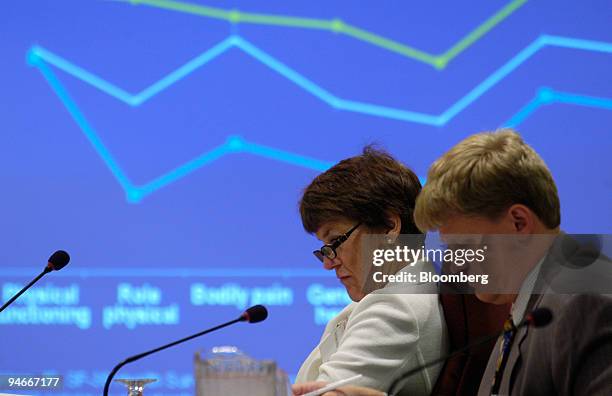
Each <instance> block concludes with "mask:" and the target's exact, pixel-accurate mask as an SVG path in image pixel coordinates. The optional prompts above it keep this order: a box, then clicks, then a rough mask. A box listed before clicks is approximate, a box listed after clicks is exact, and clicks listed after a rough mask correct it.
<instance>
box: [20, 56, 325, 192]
mask: <svg viewBox="0 0 612 396" xmlns="http://www.w3.org/2000/svg"><path fill="white" fill-rule="evenodd" d="M30 55H31V56H30V57H29V58H28V62H29V63H30V64H31V65H33V66H36V67H37V68H38V69H39V70H40V71H41V73H42V74H43V76H44V77H45V79H46V80H47V81H48V83H49V85H50V86H51V88H52V89H53V90H54V91H55V93H56V94H57V96H58V97H59V98H60V100H61V102H62V103H63V104H64V106H65V107H66V108H67V109H68V112H69V113H70V115H71V116H72V118H73V119H74V120H75V122H76V123H77V124H78V126H79V127H80V128H81V130H83V132H84V134H85V136H86V137H87V139H88V140H89V142H90V143H91V145H92V146H93V148H94V150H95V151H96V152H97V153H98V155H99V156H100V157H101V158H102V160H103V161H104V163H105V164H106V166H107V167H108V168H109V170H110V171H111V173H112V174H113V175H114V176H115V178H116V179H117V181H118V182H119V184H120V185H121V187H122V188H123V190H124V191H125V194H126V199H127V201H128V202H130V203H138V202H140V201H141V200H142V199H143V198H144V197H146V196H147V195H150V194H152V193H154V192H155V191H157V190H159V189H161V188H163V187H166V186H168V185H169V184H171V183H174V182H176V181H178V180H179V179H182V178H184V177H185V176H187V175H189V174H190V173H192V172H194V171H196V170H197V169H199V168H201V167H203V166H205V165H208V164H210V163H212V162H214V161H216V160H218V159H220V158H221V157H223V156H226V155H229V154H235V153H247V154H253V155H256V156H260V157H264V158H268V159H272V160H275V161H279V162H284V163H288V164H291V165H296V166H301V167H304V168H307V169H313V170H317V171H321V172H322V171H325V170H327V169H329V167H331V166H332V165H333V163H332V162H326V161H321V160H318V159H315V158H310V157H306V156H303V155H299V154H295V153H291V152H288V151H283V150H279V149H276V148H273V147H268V146H264V145H261V144H257V143H253V142H249V141H246V140H244V139H243V138H242V137H240V136H230V137H228V139H227V140H226V141H225V143H223V144H221V145H220V146H217V147H215V148H213V149H212V150H210V151H207V152H205V153H203V154H201V155H200V156H198V157H196V158H194V159H192V160H190V161H188V162H186V163H184V164H182V165H180V166H178V167H177V168H175V169H173V170H171V171H169V172H166V173H164V174H163V175H161V176H159V177H157V178H155V179H154V180H152V181H150V182H148V183H146V184H144V185H140V186H137V185H135V184H134V183H132V182H131V181H130V179H129V178H128V176H127V174H126V173H125V172H124V171H123V170H122V169H121V167H120V166H119V164H118V162H117V160H116V159H115V158H114V157H113V156H112V154H111V153H110V151H109V150H108V149H107V148H106V146H105V145H104V143H103V142H102V140H101V139H100V137H99V135H98V133H97V132H96V131H95V130H94V129H93V127H92V126H91V125H90V124H89V122H88V121H87V119H86V118H85V115H84V114H83V113H82V112H81V111H80V109H79V107H78V106H77V104H76V102H75V101H74V100H73V99H72V97H71V96H70V95H69V94H68V91H67V90H66V89H65V88H64V86H63V85H62V84H61V83H60V81H59V79H58V78H57V76H56V75H55V73H54V72H53V71H52V70H51V69H50V68H49V67H48V66H47V64H46V62H45V61H43V60H42V58H40V57H38V56H32V53H30Z"/></svg>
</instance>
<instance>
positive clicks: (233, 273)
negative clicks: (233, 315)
mask: <svg viewBox="0 0 612 396" xmlns="http://www.w3.org/2000/svg"><path fill="white" fill-rule="evenodd" d="M38 272H40V270H37V269H36V268H24V267H6V268H0V276H3V277H26V278H28V277H31V276H32V274H36V273H38ZM54 276H59V277H67V278H94V277H95V278H122V277H136V278H138V277H147V278H151V277H153V278H168V277H175V278H190V277H204V278H335V275H334V273H333V272H330V271H322V270H321V269H320V268H293V267H289V268H229V267H224V268H218V269H213V268H208V269H207V268H135V267H132V268H125V267H122V268H108V267H99V268H95V267H92V268H72V269H71V270H70V271H62V272H59V273H57V274H55V275H54Z"/></svg>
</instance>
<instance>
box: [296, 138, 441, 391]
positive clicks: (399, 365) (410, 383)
mask: <svg viewBox="0 0 612 396" xmlns="http://www.w3.org/2000/svg"><path fill="white" fill-rule="evenodd" d="M420 190H421V183H420V182H419V179H418V177H417V176H416V175H415V174H414V172H412V171H411V170H410V169H408V168H407V167H405V166H404V165H403V164H401V163H400V162H398V161H396V160H395V159H393V158H392V157H391V156H390V155H389V154H387V153H385V152H383V151H380V150H376V149H374V148H372V147H369V146H368V147H366V148H365V149H364V151H363V154H362V155H359V156H355V157H351V158H348V159H345V160H343V161H341V162H339V163H338V164H337V165H335V166H333V167H332V168H330V169H329V170H327V171H326V172H324V173H322V174H320V175H319V176H317V177H316V178H315V179H314V180H313V181H312V182H311V183H310V185H309V186H308V187H306V189H305V191H304V193H303V196H302V199H301V201H300V214H301V217H302V223H303V226H304V229H305V230H306V231H307V232H309V233H311V234H314V235H315V236H316V237H317V239H319V240H320V241H321V242H322V244H323V246H322V247H321V248H320V249H317V250H315V251H314V255H315V257H316V258H317V259H318V260H319V262H321V263H322V264H323V268H325V269H327V270H330V271H334V272H335V274H336V277H337V278H338V281H339V282H340V283H342V285H343V286H344V287H345V288H346V291H347V293H348V295H349V297H350V298H351V300H353V302H352V303H351V304H349V305H348V306H347V307H346V308H345V309H344V310H342V311H341V312H340V313H339V314H338V315H337V316H336V317H335V318H333V319H332V320H331V321H330V322H329V323H328V324H327V326H326V328H325V331H324V332H323V335H322V337H321V340H320V342H319V345H317V347H316V348H315V349H314V350H313V351H312V352H311V353H310V355H309V356H308V357H307V359H306V360H305V361H304V363H303V364H302V367H301V368H300V370H299V373H298V375H297V377H296V385H294V388H293V391H294V394H295V395H300V394H302V393H306V391H304V390H306V389H309V388H312V387H311V386H310V385H311V384H312V383H314V382H320V381H323V382H328V383H329V382H334V381H339V380H342V379H346V378H349V377H352V376H355V375H357V374H361V378H360V379H359V380H357V382H356V383H355V384H354V385H359V386H366V387H369V388H373V389H378V390H382V391H386V390H387V389H388V388H389V386H390V385H391V384H392V383H393V382H394V380H395V379H397V378H398V377H400V376H401V374H402V373H405V372H406V371H408V370H410V369H411V368H414V367H416V366H418V365H420V364H422V363H423V362H427V361H431V360H433V359H436V358H438V357H440V356H442V355H443V354H444V353H446V351H447V333H446V324H445V322H444V316H443V314H442V309H441V307H440V305H439V302H438V296H437V295H436V294H423V293H410V292H402V291H398V292H389V291H388V290H389V289H388V287H384V288H383V289H381V290H377V291H374V292H372V291H371V288H369V287H367V286H366V285H367V283H368V280H367V279H366V278H367V277H368V276H369V275H368V274H369V273H370V271H371V267H370V268H368V263H367V260H363V261H362V257H361V255H362V244H363V243H366V242H365V240H366V238H364V236H366V235H369V234H377V235H382V236H384V238H383V239H384V240H387V243H391V244H392V243H393V241H395V240H396V239H397V238H398V236H399V235H400V234H417V235H419V237H420V238H421V240H423V239H424V236H423V235H422V233H421V232H420V231H419V230H418V228H417V227H416V225H415V224H414V221H413V209H414V205H415V201H416V197H417V195H418V193H419V192H420ZM369 265H370V266H371V265H372V263H371V262H370V263H369ZM397 269H398V270H399V271H403V270H404V269H403V268H401V267H398V268H397ZM388 286H391V285H388ZM384 291H387V292H384ZM428 293H429V292H428ZM430 293H435V290H434V291H431V292H430ZM440 369H441V366H436V367H433V368H430V369H425V370H422V371H421V372H420V373H419V374H418V375H414V376H412V377H410V378H408V379H407V381H406V382H404V383H402V386H401V389H402V391H401V393H398V394H404V393H405V394H410V395H429V394H430V393H431V390H432V388H433V386H434V384H435V381H436V378H437V376H438V373H439V371H440ZM315 388H316V386H315Z"/></svg>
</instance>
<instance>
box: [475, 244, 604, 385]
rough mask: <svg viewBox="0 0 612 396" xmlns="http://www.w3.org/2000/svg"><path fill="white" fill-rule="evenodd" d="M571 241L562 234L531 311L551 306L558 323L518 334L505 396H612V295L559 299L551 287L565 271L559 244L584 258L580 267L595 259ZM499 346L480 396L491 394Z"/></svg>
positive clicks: (566, 252) (508, 367) (507, 370)
mask: <svg viewBox="0 0 612 396" xmlns="http://www.w3.org/2000/svg"><path fill="white" fill-rule="evenodd" d="M567 238H568V237H567V236H565V235H561V236H560V237H559V238H558V239H557V241H556V242H555V244H554V245H553V247H552V248H551V251H549V254H548V256H547V258H546V260H545V261H544V263H543V265H542V268H541V271H540V276H539V278H538V281H537V283H536V290H539V293H540V294H534V295H532V296H531V298H530V300H529V304H528V306H527V310H526V312H530V311H532V310H533V309H535V308H538V307H546V308H548V309H550V310H551V311H552V314H553V320H552V322H551V323H550V324H549V325H548V326H545V327H541V328H530V327H527V326H526V327H522V328H520V329H519V330H518V331H517V334H516V335H515V338H514V342H513V344H512V347H511V349H510V355H509V356H508V361H507V364H506V368H505V370H504V373H503V377H502V381H501V386H500V388H499V389H500V390H499V394H500V395H612V296H610V295H605V294H557V293H553V292H551V291H550V287H548V286H549V283H550V282H551V280H552V279H554V277H555V274H556V273H559V272H563V269H561V271H560V270H559V265H560V261H562V260H560V259H559V256H558V255H557V254H556V253H554V251H555V249H557V248H559V241H564V242H563V243H564V244H563V255H564V258H567V257H571V258H578V260H574V262H576V263H579V264H580V263H584V262H585V260H582V261H581V260H580V259H584V257H586V256H588V255H590V254H591V252H584V251H582V249H581V248H580V246H578V245H576V244H573V243H572V242H571V241H570V243H569V244H568V243H567ZM568 246H569V247H570V248H569V249H568ZM559 251H561V250H559V249H557V252H559ZM551 252H553V254H551ZM591 255H592V254H591ZM606 260H607V259H606ZM587 261H588V260H587ZM608 263H609V261H608ZM564 268H567V267H564ZM542 287H544V288H542ZM547 287H548V288H547ZM499 343H500V341H498V344H497V345H496V346H495V348H494V349H493V352H492V353H491V356H490V358H489V362H488V364H487V368H486V369H485V373H484V375H483V378H482V381H481V384H480V389H479V392H478V394H479V395H489V394H490V391H491V384H492V381H493V377H494V374H495V366H496V363H497V359H498V357H499Z"/></svg>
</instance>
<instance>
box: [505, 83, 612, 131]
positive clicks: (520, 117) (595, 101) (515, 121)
mask: <svg viewBox="0 0 612 396" xmlns="http://www.w3.org/2000/svg"><path fill="white" fill-rule="evenodd" d="M554 103H561V104H571V105H577V106H585V107H596V108H600V109H607V110H612V99H608V98H598V97H594V96H586V95H577V94H574V93H567V92H558V91H554V90H552V89H551V88H548V87H542V88H540V89H539V90H538V92H537V93H536V95H535V97H534V98H533V99H532V100H530V101H529V102H528V103H527V104H526V105H525V106H523V107H522V108H521V109H520V110H519V111H518V112H516V114H514V115H513V116H512V117H511V118H510V119H509V120H508V121H506V122H505V123H504V126H507V127H513V128H515V127H517V126H519V125H520V124H522V123H523V121H525V120H526V119H527V118H528V117H529V116H530V115H531V114H533V113H534V112H535V111H537V110H538V109H539V108H540V107H542V106H545V105H550V104H554Z"/></svg>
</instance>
